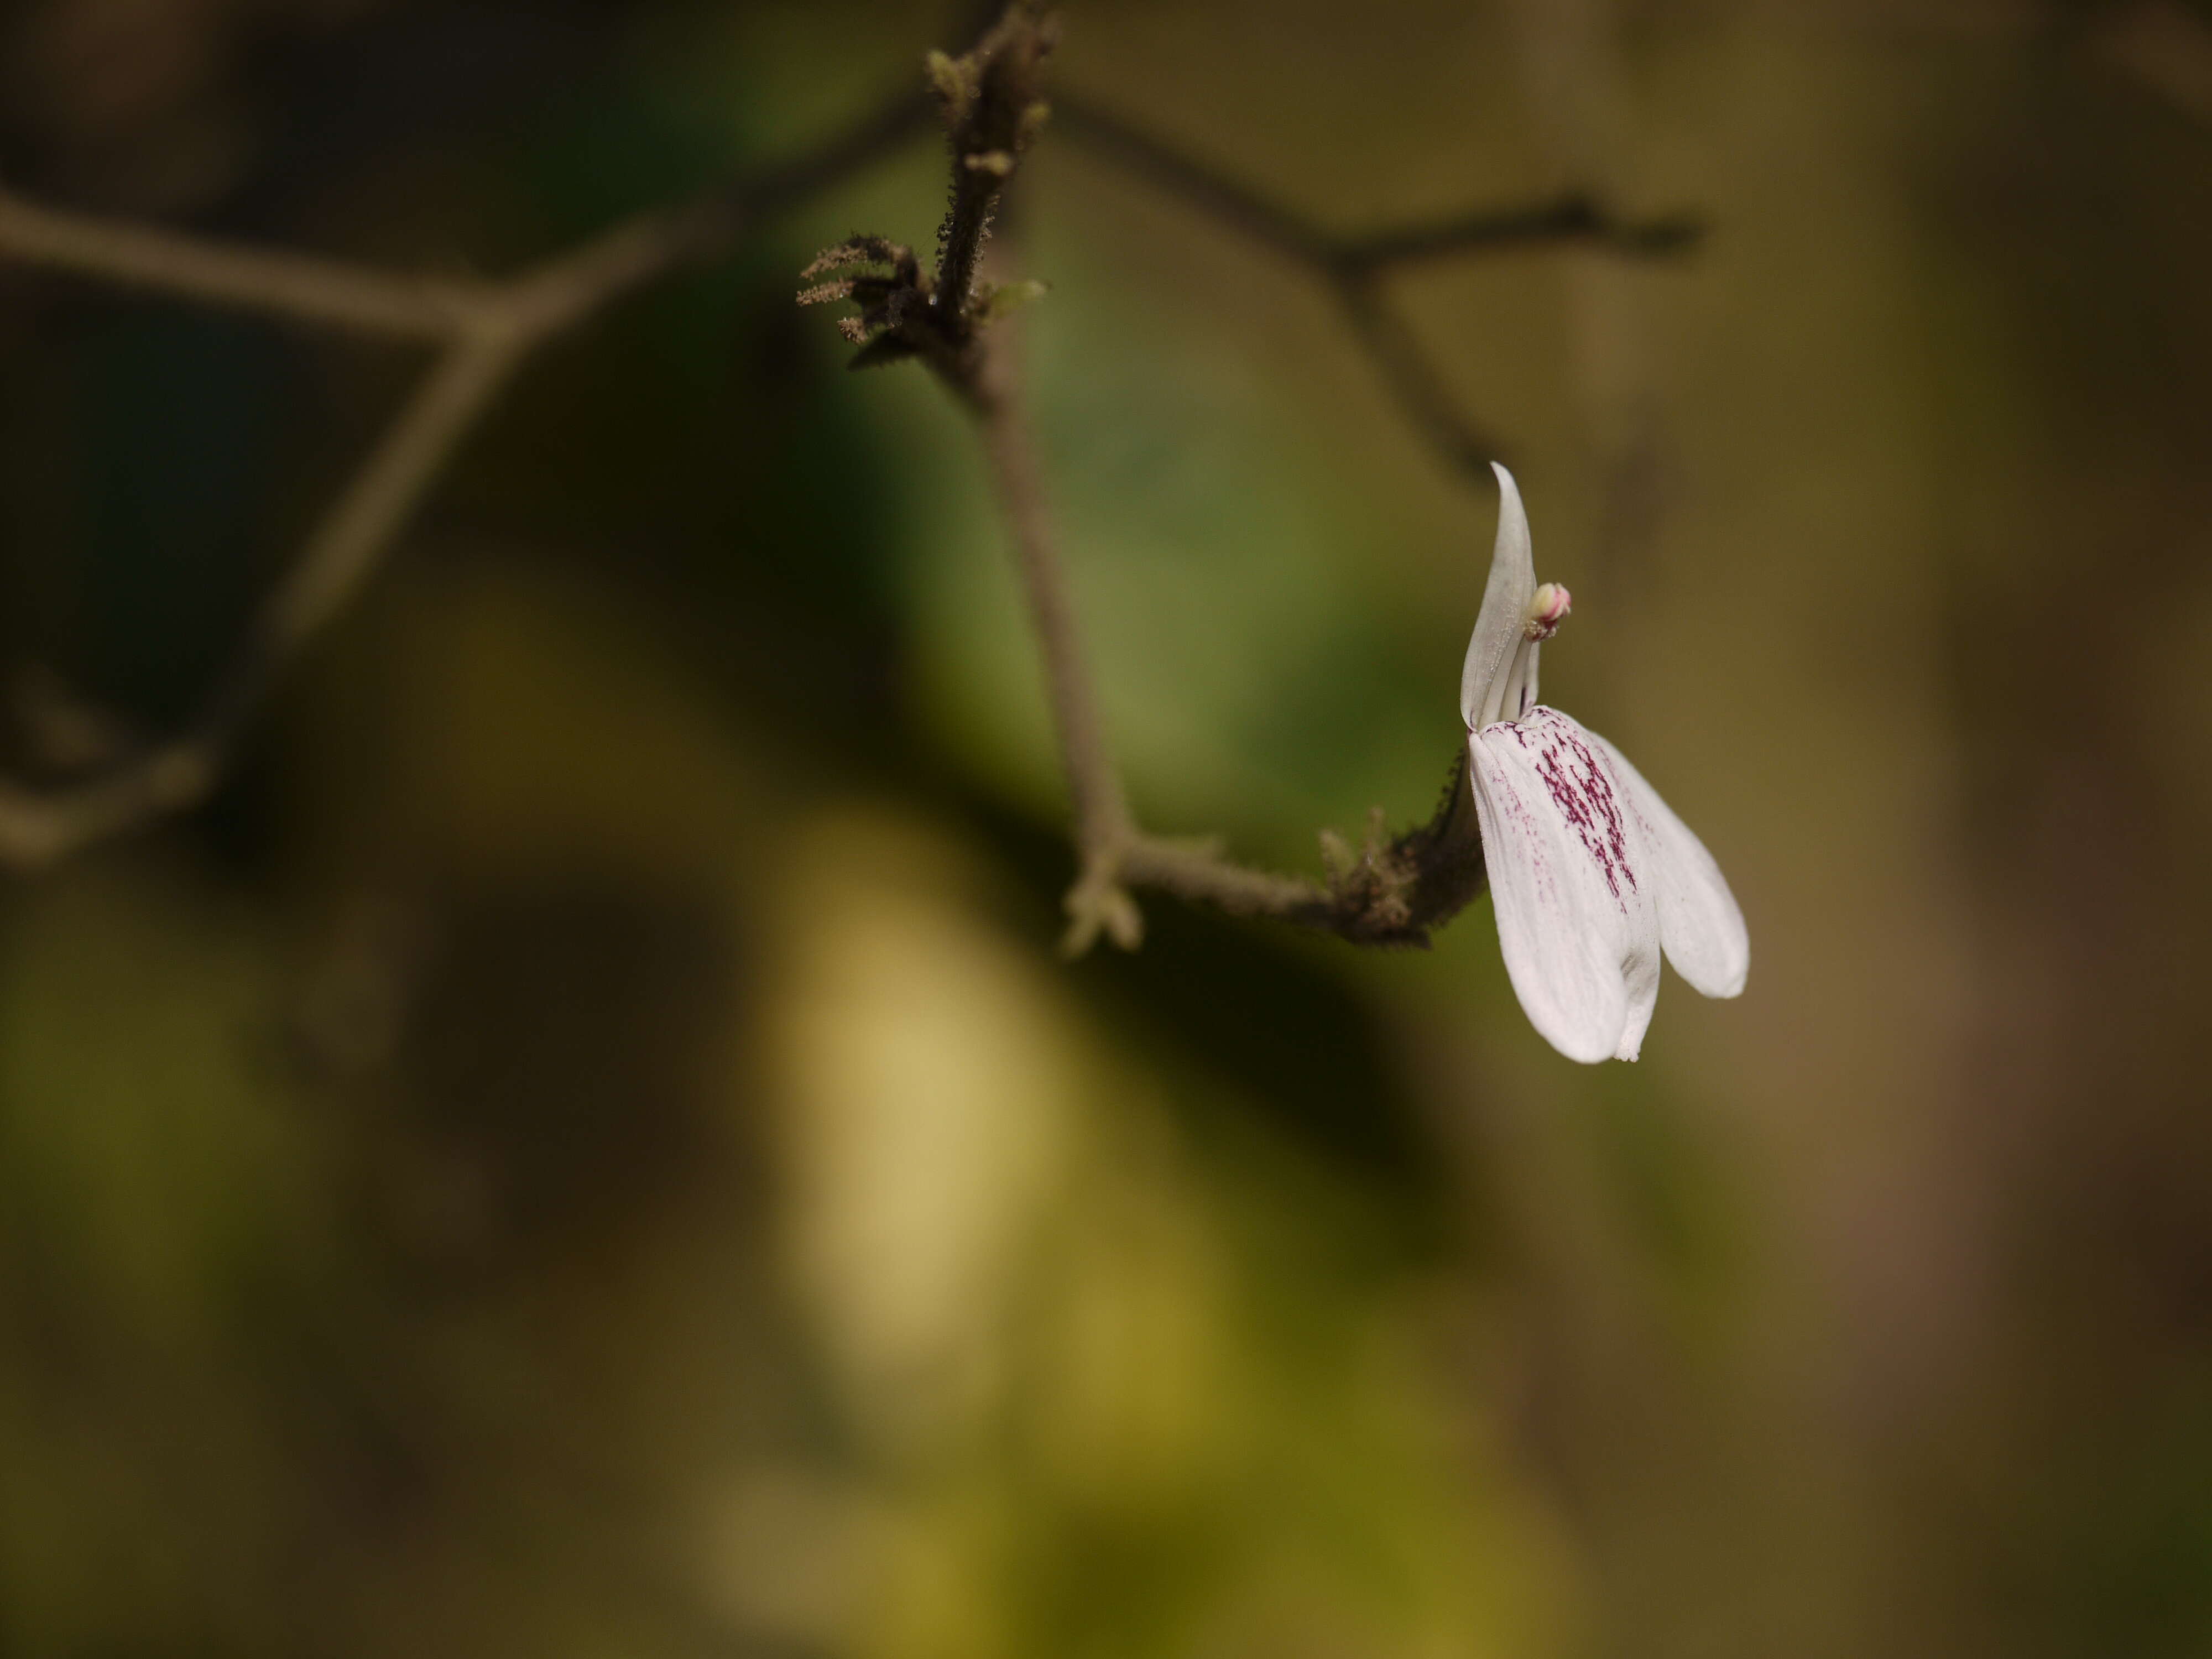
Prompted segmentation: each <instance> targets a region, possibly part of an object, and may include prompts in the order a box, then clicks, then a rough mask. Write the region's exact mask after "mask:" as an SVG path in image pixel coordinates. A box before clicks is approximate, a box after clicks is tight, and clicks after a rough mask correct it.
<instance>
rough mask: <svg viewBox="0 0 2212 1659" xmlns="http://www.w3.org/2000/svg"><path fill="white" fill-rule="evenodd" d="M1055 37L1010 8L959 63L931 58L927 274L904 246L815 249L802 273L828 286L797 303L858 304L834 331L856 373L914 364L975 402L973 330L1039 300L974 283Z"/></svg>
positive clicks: (1011, 288) (1043, 24)
mask: <svg viewBox="0 0 2212 1659" xmlns="http://www.w3.org/2000/svg"><path fill="white" fill-rule="evenodd" d="M1059 33H1060V30H1059V24H1058V21H1057V20H1056V19H1055V18H1054V17H1053V16H1051V15H1049V14H1039V13H1038V12H1036V11H1035V10H1034V9H1032V8H1031V7H1030V6H1028V5H1025V4H1015V5H1012V6H1009V7H1008V8H1007V9H1006V12H1005V14H1004V15H1002V16H1000V19H999V21H997V22H996V23H994V24H993V25H992V26H991V27H990V28H989V29H988V30H987V32H986V33H984V35H983V37H982V38H981V40H978V41H977V42H976V43H975V46H973V47H972V48H970V49H969V51H968V52H966V53H965V54H963V56H961V57H958V58H953V57H950V56H948V55H947V54H945V53H944V52H931V53H930V54H929V57H928V58H927V67H928V70H929V82H930V87H931V89H932V90H933V91H934V92H935V93H936V94H937V100H938V103H939V107H940V109H941V110H942V112H943V114H944V118H945V133H946V136H947V137H948V138H949V139H950V140H951V149H952V201H951V206H950V207H949V208H948V209H947V210H946V211H945V222H944V223H943V224H942V225H940V226H939V228H938V232H937V270H936V271H935V272H934V274H930V273H926V272H924V271H923V270H922V269H921V261H920V260H919V259H917V258H915V252H914V250H913V249H912V248H910V247H908V246H905V245H904V244H902V243H898V242H894V241H891V240H889V239H888V238H885V237H882V236H854V237H853V238H852V239H850V240H848V241H843V242H840V243H839V244H837V246H835V247H831V248H825V249H823V252H821V254H820V255H819V256H817V258H816V259H815V260H814V263H813V264H810V265H809V266H807V267H806V269H805V270H804V271H802V272H800V273H799V274H800V276H802V277H803V278H805V280H807V281H809V282H814V281H815V279H817V278H827V280H826V281H821V282H817V283H816V285H815V286H814V287H812V288H810V289H807V290H805V292H804V293H802V294H801V295H799V304H801V305H820V304H823V303H826V302H829V301H837V300H850V301H854V303H855V304H856V305H858V306H859V307H860V315H859V316H857V317H848V318H845V319H842V320H841V321H840V322H839V324H838V330H839V331H840V332H841V333H842V334H843V335H844V336H845V337H846V338H847V339H848V340H850V341H852V342H853V343H854V344H855V345H858V346H859V347H860V353H859V355H858V356H855V357H854V359H853V362H852V367H854V368H874V367H876V366H878V365H879V364H883V363H894V362H900V361H902V359H905V358H908V357H921V358H922V359H924V360H926V361H927V362H928V363H929V364H930V366H931V367H932V368H934V369H936V370H937V372H938V373H939V374H940V375H942V376H943V377H944V378H945V381H946V383H947V384H948V385H950V386H952V387H953V388H954V389H955V390H956V391H957V392H960V393H961V394H962V395H963V397H966V398H969V399H970V400H971V401H972V400H974V399H975V398H978V397H980V396H981V368H982V362H981V357H982V354H981V334H982V331H983V330H984V329H985V328H987V326H989V325H990V324H992V323H993V322H994V321H996V320H997V319H999V318H1000V317H1003V316H1005V315H1006V313H1008V312H1010V311H1012V310H1014V309H1016V308H1018V307H1020V306H1021V305H1023V304H1024V303H1025V302H1027V301H1030V300H1033V299H1036V297H1037V296H1038V295H1041V294H1042V293H1043V292H1044V288H1043V285H1042V283H1006V284H1004V285H992V284H987V283H986V284H981V285H979V284H978V283H977V282H976V272H977V270H978V269H979V267H980V266H981V263H982V257H983V244H984V243H985V242H986V241H987V240H988V239H989V237H990V234H991V221H992V218H993V217H994V215H995V214H996V213H997V211H998V207H999V198H1000V196H1001V195H1002V194H1004V193H1005V191H1006V185H1007V184H1008V182H1009V181H1010V180H1012V178H1013V176H1014V169H1015V167H1017V166H1018V165H1019V163H1020V161H1021V156H1022V153H1023V152H1024V150H1026V149H1028V148H1029V147H1030V143H1031V142H1032V141H1033V140H1034V139H1035V138H1036V136H1037V134H1038V133H1039V132H1041V131H1043V129H1044V124H1045V122H1046V120H1047V119H1048V118H1049V116H1050V113H1051V110H1050V106H1048V105H1047V104H1046V102H1045V101H1044V98H1043V96H1042V93H1043V86H1044V60H1045V59H1046V58H1047V57H1048V56H1049V55H1050V54H1051V52H1052V49H1053V46H1054V42H1055V41H1056V40H1058V38H1059ZM836 272H846V273H849V274H847V275H842V276H840V275H835V274H833V273H836Z"/></svg>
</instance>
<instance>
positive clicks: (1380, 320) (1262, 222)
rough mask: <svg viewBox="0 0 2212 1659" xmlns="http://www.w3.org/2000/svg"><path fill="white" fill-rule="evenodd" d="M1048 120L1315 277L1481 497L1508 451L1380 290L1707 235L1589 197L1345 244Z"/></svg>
mask: <svg viewBox="0 0 2212 1659" xmlns="http://www.w3.org/2000/svg"><path fill="white" fill-rule="evenodd" d="M1053 118H1054V125H1056V126H1057V127H1058V129H1059V130H1060V131H1061V132H1062V133H1063V134H1064V135H1066V137H1071V138H1073V139H1074V140H1075V141H1076V142H1077V143H1080V144H1083V145H1084V146H1085V147H1086V148H1088V149H1090V150H1091V152H1092V153H1093V154H1095V155H1098V156H1099V157H1100V158H1101V159H1103V160H1104V161H1110V162H1111V163H1113V164H1114V165H1115V166H1116V167H1121V168H1122V169H1123V170H1124V171H1126V172H1127V173H1132V174H1133V175H1135V176H1136V177H1138V178H1140V179H1144V180H1145V181H1146V183H1148V184H1150V185H1153V186H1154V187H1155V188H1157V189H1158V190H1161V191H1165V192H1166V193H1168V194H1169V195H1171V196H1176V197H1181V198H1182V200H1184V201H1186V202H1188V203H1189V204H1191V205H1192V206H1193V207H1194V208H1197V209H1198V210H1200V211H1201V212H1203V213H1205V214H1206V216H1208V217H1209V218H1212V219H1213V220H1215V221H1217V222H1219V223H1221V224H1224V225H1226V226H1228V227H1229V228H1231V229H1232V230H1236V231H1237V232H1239V233H1241V234H1243V235H1244V236H1246V237H1248V238H1249V239H1250V240H1253V241H1255V242H1256V243H1258V244H1259V245H1260V246H1262V247H1265V248H1267V250H1268V251H1270V252H1273V253H1277V254H1279V255H1281V256H1282V257H1284V258H1288V259H1290V260H1291V261H1293V262H1294V263H1296V264H1302V265H1304V266H1305V267H1307V268H1308V269H1309V270H1312V271H1313V272H1314V274H1315V275H1316V276H1319V277H1320V278H1321V279H1322V282H1324V283H1327V284H1328V288H1329V290H1330V292H1331V294H1332V295H1334V297H1335V299H1336V301H1337V304H1338V306H1339V307H1340V308H1341V309H1342V311H1343V313H1344V318H1345V321H1346V324H1347V325H1349V326H1350V328H1351V331H1352V337H1353V339H1354V340H1355V341H1356V342H1357V343H1358V345H1359V348H1360V349H1361V350H1362V351H1363V352H1364V353H1365V354H1366V356H1367V357H1368V358H1369V360H1370V362H1373V364H1374V365H1375V369H1376V374H1378V375H1380V376H1381V378H1382V380H1383V386H1384V389H1385V390H1387V391H1388V392H1389V394H1390V396H1391V398H1393V399H1394V400H1395V402H1396V404H1398V407H1399V410H1401V413H1402V414H1403V415H1404V416H1405V417H1406V419H1407V422H1410V423H1411V424H1412V426H1413V428H1414V429H1415V430H1416V431H1418V432H1419V434H1420V435H1421V436H1422V437H1423V439H1424V440H1425V441H1426V442H1427V444H1428V446H1429V447H1430V449H1431V451H1432V452H1433V453H1435V454H1436V455H1437V458H1438V459H1440V460H1442V461H1443V463H1444V465H1447V466H1448V467H1449V468H1450V469H1451V470H1452V471H1454V472H1455V473H1457V474H1459V475H1460V476H1461V477H1463V478H1466V479H1467V480H1468V481H1469V482H1471V483H1474V484H1476V485H1477V486H1479V487H1480V488H1481V489H1489V488H1490V487H1491V477H1490V463H1491V461H1492V459H1494V458H1496V457H1497V456H1498V455H1500V454H1502V453H1504V445H1503V444H1501V443H1500V442H1499V441H1498V440H1497V439H1496V438H1495V437H1494V436H1492V435H1491V434H1490V433H1489V432H1487V431H1486V430H1485V429H1484V428H1483V427H1482V425H1481V424H1480V422H1477V421H1476V420H1475V419H1474V417H1473V416H1470V415H1469V414H1468V413H1467V411H1466V410H1463V409H1462V408H1461V407H1460V406H1459V404H1457V402H1456V401H1455V399H1454V398H1453V397H1452V395H1451V393H1450V392H1449V389H1448V388H1447V386H1446V384H1445V380H1444V375H1443V370H1442V369H1441V368H1439V367H1438V365H1437V362H1436V360H1435V358H1434V357H1433V356H1431V354H1430V353H1429V351H1428V349H1427V348H1425V346H1423V345H1422V343H1421V341H1420V337H1419V335H1418V334H1416V333H1415V332H1414V331H1413V327H1412V325H1410V324H1408V323H1407V320H1406V319H1405V316H1404V314H1403V313H1401V311H1400V310H1399V309H1398V307H1396V306H1395V305H1394V304H1393V303H1392V302H1391V301H1390V298H1389V294H1388V293H1387V292H1386V291H1385V289H1384V288H1383V280H1382V279H1383V277H1384V276H1386V275H1387V274H1388V273H1389V272H1390V271H1392V270H1396V269H1397V268H1399V267H1400V266H1402V265H1407V264H1414V263H1417V262H1419V261H1422V260H1427V259H1434V258H1443V257H1445V256H1447V255H1451V254H1460V253H1472V252H1489V253H1495V252H1503V251H1504V250H1506V249H1510V248H1522V247H1546V246H1562V245H1570V244H1581V245H1586V246H1596V247H1601V248H1605V249H1607V250H1608V251H1610V252H1614V253H1618V254H1622V255H1626V256H1650V255H1656V254H1665V253H1673V252H1680V251H1681V250H1683V249H1685V248H1687V247H1689V246H1692V244H1694V243H1695V242H1696V241H1697V240H1698V239H1699V236H1700V235H1701V234H1703V228H1702V227H1701V225H1700V224H1699V222H1698V221H1697V220H1696V219H1694V218H1692V217H1691V216H1687V215H1682V214H1674V215H1668V216H1662V217H1660V218H1656V219H1650V220H1628V219H1623V218H1621V217H1620V216H1618V215H1616V214H1614V213H1613V211H1612V210H1609V209H1608V208H1607V207H1605V206H1604V205H1603V204H1601V203H1599V202H1597V201H1595V200H1594V199H1593V198H1591V197H1589V196H1586V195H1583V194H1579V193H1570V194H1568V195H1565V196H1560V197H1553V198H1552V199H1550V200H1548V201H1542V202H1537V203H1533V204H1515V205H1512V206H1508V207H1501V208H1492V209H1486V210H1479V211H1474V212H1469V213H1462V214H1455V215H1453V216H1449V217H1448V218H1443V219H1437V220H1432V221H1429V222H1424V223H1418V224H1412V225H1405V226H1399V227H1394V228H1385V229H1382V230H1376V231H1370V232H1367V233H1365V234H1357V235H1340V234H1335V233H1334V232H1332V231H1330V230H1328V229H1327V228H1325V227H1323V226H1322V225H1319V224H1316V222H1314V221H1312V220H1311V219H1310V218H1308V217H1307V216H1305V215H1304V214H1302V213H1300V212H1298V211H1297V210H1296V209H1294V208H1291V207H1288V206H1285V204H1282V203H1280V202H1278V201H1274V200H1273V199H1271V198H1270V197H1267V196H1266V195H1264V194H1262V193H1261V191H1256V190H1255V189H1253V188H1252V187H1251V186H1250V185H1245V184H1243V183H1242V182H1240V181H1239V180H1237V179H1232V178H1231V177H1229V176H1228V175H1227V174H1225V173H1221V172H1218V170H1216V169H1215V168H1213V167H1209V166H1207V165H1206V163H1204V162H1202V161H1198V160H1196V159H1195V158H1194V157H1192V156H1190V155H1187V154H1185V153H1184V152H1183V151H1182V150H1180V149H1176V148H1175V147H1174V146H1173V145H1171V144H1169V143H1165V142H1164V141H1162V140H1161V139H1158V138H1156V137H1152V135H1151V134H1149V133H1146V132H1145V131H1142V130H1140V129H1139V128H1137V127H1135V126H1133V125H1130V124H1129V123H1128V122H1127V121H1125V120H1123V119H1122V118H1121V117H1119V116H1117V115H1115V114H1113V113H1112V112H1109V111H1106V110H1103V109H1101V108H1099V107H1098V106H1096V105H1093V104H1090V103H1087V102H1085V101H1084V100H1081V99H1070V98H1067V97H1065V96H1062V97H1060V98H1057V99H1055V100H1054V104H1053Z"/></svg>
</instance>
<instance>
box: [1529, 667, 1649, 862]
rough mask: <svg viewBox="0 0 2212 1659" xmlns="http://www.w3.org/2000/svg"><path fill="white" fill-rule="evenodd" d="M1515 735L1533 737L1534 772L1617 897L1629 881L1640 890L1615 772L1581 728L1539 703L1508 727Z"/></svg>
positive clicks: (1560, 814)
mask: <svg viewBox="0 0 2212 1659" xmlns="http://www.w3.org/2000/svg"><path fill="white" fill-rule="evenodd" d="M1505 729H1506V730H1507V731H1509V732H1511V733H1512V734H1513V740H1514V741H1515V742H1516V743H1517V744H1520V745H1521V747H1522V749H1523V750H1528V749H1529V747H1530V742H1531V739H1532V738H1533V739H1534V750H1533V751H1532V752H1533V753H1534V756H1535V757H1536V775H1537V776H1538V777H1539V778H1541V779H1542V780H1543V782H1544V787H1546V788H1547V789H1548V790H1550V791H1551V793H1552V804H1553V805H1555V806H1557V807H1558V808H1559V816H1560V817H1563V818H1565V820H1566V821H1567V823H1569V824H1570V825H1571V827H1572V828H1573V829H1574V832H1575V834H1576V835H1577V836H1578V837H1580V838H1581V841H1582V844H1583V850H1584V851H1585V852H1587V853H1588V854H1589V855H1590V861H1591V862H1592V863H1593V864H1595V865H1596V866H1597V867H1598V872H1599V873H1600V874H1601V875H1602V876H1604V878H1605V884H1606V885H1607V887H1608V888H1609V889H1611V890H1612V892H1613V898H1614V899H1615V901H1619V900H1620V888H1621V884H1622V883H1623V882H1626V883H1627V884H1628V888H1629V890H1630V891H1632V892H1634V891H1637V890H1638V887H1637V882H1636V872H1635V870H1634V868H1633V867H1632V866H1631V865H1630V863H1629V858H1628V826H1627V824H1626V823H1625V822H1624V821H1623V819H1622V817H1621V811H1620V800H1619V799H1617V798H1616V797H1615V795H1614V793H1613V775H1612V773H1610V772H1609V771H1607V769H1606V767H1605V765H1604V763H1602V762H1601V761H1600V760H1599V759H1598V757H1597V756H1596V755H1595V753H1594V752H1593V751H1592V750H1591V749H1590V746H1589V744H1586V743H1584V742H1583V738H1582V732H1581V731H1580V730H1579V729H1578V728H1577V727H1576V726H1573V725H1572V724H1571V723H1570V722H1569V721H1568V720H1567V719H1566V717H1565V715H1562V714H1556V713H1554V712H1553V710H1551V709H1549V708H1545V707H1543V705H1541V703H1540V704H1538V705H1537V707H1536V708H1533V709H1531V710H1530V711H1529V713H1528V718H1527V719H1525V720H1518V721H1516V722H1514V723H1512V724H1511V725H1509V726H1506V728H1505Z"/></svg>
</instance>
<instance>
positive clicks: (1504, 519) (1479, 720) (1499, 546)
mask: <svg viewBox="0 0 2212 1659" xmlns="http://www.w3.org/2000/svg"><path fill="white" fill-rule="evenodd" d="M1490 470H1491V471H1493V472H1495V473H1496V474H1497V475H1498V540H1497V542H1496V543H1495V544H1493V545H1492V548H1491V550H1490V581H1489V584H1488V585H1487V586H1485V587H1484V589H1483V591H1482V611H1481V612H1480V615H1478V616H1477V617H1475V619H1474V637H1473V638H1471V639H1469V640H1468V642H1467V661H1466V664H1465V665H1463V666H1462V668H1461V670H1460V676H1459V712H1460V714H1461V716H1462V718H1463V719H1464V720H1466V721H1467V728H1468V731H1470V732H1473V731H1477V730H1480V728H1481V727H1483V726H1487V725H1488V724H1489V723H1490V722H1491V721H1492V720H1496V719H1497V718H1498V705H1499V702H1500V700H1501V698H1502V696H1503V693H1504V678H1505V676H1506V675H1507V673H1508V672H1509V671H1510V670H1511V669H1512V667H1513V659H1514V654H1515V651H1516V647H1519V646H1520V645H1522V643H1523V642H1525V641H1526V639H1527V634H1526V629H1527V627H1528V606H1529V604H1530V602H1531V601H1533V600H1534V599H1535V597H1536V564H1535V558H1534V554H1533V553H1532V552H1531V551H1530V550H1529V543H1528V513H1527V511H1526V510H1525V509H1523V508H1522V505H1521V491H1520V489H1519V487H1518V486H1517V485H1516V484H1515V483H1514V482H1513V475H1512V474H1511V473H1510V472H1508V471H1506V470H1505V469H1504V467H1502V466H1500V465H1498V463H1497V462H1495V461H1492V463H1491V464H1490Z"/></svg>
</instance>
